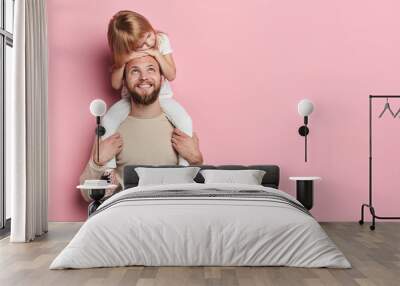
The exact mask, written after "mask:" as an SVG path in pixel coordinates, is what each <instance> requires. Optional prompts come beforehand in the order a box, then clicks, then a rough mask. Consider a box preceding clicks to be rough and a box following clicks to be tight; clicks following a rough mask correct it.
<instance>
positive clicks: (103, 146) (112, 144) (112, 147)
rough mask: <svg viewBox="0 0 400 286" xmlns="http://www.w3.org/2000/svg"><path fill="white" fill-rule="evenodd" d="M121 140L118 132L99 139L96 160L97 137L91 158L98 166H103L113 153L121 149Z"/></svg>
mask: <svg viewBox="0 0 400 286" xmlns="http://www.w3.org/2000/svg"><path fill="white" fill-rule="evenodd" d="M122 147H123V142H122V137H121V135H120V134H119V133H115V134H114V135H112V136H110V137H108V138H107V139H105V140H100V154H99V161H97V139H96V141H95V144H94V146H93V151H92V158H93V162H95V163H96V164H97V165H99V166H103V165H104V164H105V163H107V162H108V161H110V160H111V159H112V158H113V157H114V156H115V155H117V154H119V152H121V151H122Z"/></svg>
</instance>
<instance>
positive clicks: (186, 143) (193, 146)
mask: <svg viewBox="0 0 400 286" xmlns="http://www.w3.org/2000/svg"><path fill="white" fill-rule="evenodd" d="M171 142H172V147H174V149H175V150H176V152H178V153H179V155H181V156H182V157H183V158H185V159H186V160H187V161H188V162H189V164H190V165H201V164H203V155H202V154H201V152H200V148H199V138H198V137H197V135H196V133H193V137H190V136H189V135H187V134H185V133H184V132H182V131H181V130H179V129H178V128H175V129H174V132H173V133H172V138H171Z"/></svg>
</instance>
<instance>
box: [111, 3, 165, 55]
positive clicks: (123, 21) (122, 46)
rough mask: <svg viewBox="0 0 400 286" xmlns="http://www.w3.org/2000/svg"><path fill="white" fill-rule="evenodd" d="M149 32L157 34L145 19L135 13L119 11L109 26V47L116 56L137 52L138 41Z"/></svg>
mask: <svg viewBox="0 0 400 286" xmlns="http://www.w3.org/2000/svg"><path fill="white" fill-rule="evenodd" d="M148 32H153V33H155V34H156V33H157V32H156V31H155V30H154V29H153V27H152V26H151V24H150V22H149V21H148V20H147V19H146V18H145V17H143V16H142V15H140V14H139V13H136V12H133V11H127V10H125V11H119V12H118V13H116V14H115V15H114V16H113V17H112V19H111V20H110V23H109V24H108V32H107V38H108V45H109V46H110V49H111V51H112V52H113V54H114V56H116V57H118V56H122V55H123V54H126V53H129V52H131V51H134V50H136V49H137V48H138V47H139V46H138V44H139V42H138V40H140V39H142V38H143V36H144V35H145V34H146V33H148Z"/></svg>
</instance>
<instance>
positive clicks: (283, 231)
mask: <svg viewBox="0 0 400 286" xmlns="http://www.w3.org/2000/svg"><path fill="white" fill-rule="evenodd" d="M205 189H217V190H220V191H239V190H262V191H265V192H268V193H270V194H279V195H282V196H285V197H286V198H289V199H290V200H292V201H295V202H297V201H296V200H295V199H294V198H293V197H292V196H290V195H288V194H286V193H284V192H282V191H279V190H276V189H272V188H267V187H262V186H254V185H238V184H179V185H160V186H145V187H135V188H131V189H128V190H125V191H122V192H120V193H118V194H116V195H114V196H113V197H111V198H110V199H108V200H107V201H105V202H104V203H103V204H102V205H101V206H100V207H99V210H100V211H99V212H98V213H97V214H95V215H93V216H92V217H90V218H89V219H88V220H87V221H86V222H85V223H84V224H83V225H82V227H81V229H80V230H79V231H78V233H77V234H76V235H75V237H74V238H73V239H72V241H71V242H70V243H69V244H68V245H67V246H66V247H65V248H64V250H63V251H62V252H61V253H60V254H59V255H58V256H57V257H56V259H55V260H54V261H53V262H52V264H51V265H50V269H62V268H90V267H113V266H126V265H145V266H189V265H190V266H194V265H199V266H200V265H214V266H241V265H247V266H294V267H333V268H350V267H351V266H350V263H349V262H348V261H347V259H346V258H345V257H344V255H343V254H342V252H341V251H340V250H338V248H337V247H336V245H335V244H334V243H333V242H332V241H331V240H330V238H329V237H328V236H327V234H326V233H325V232H324V230H323V229H322V228H321V226H320V225H319V224H318V222H317V221H316V220H315V219H314V218H313V217H312V216H310V215H307V214H306V213H304V212H302V211H300V210H299V209H297V208H295V207H293V206H291V205H288V204H284V203H279V202H275V201H273V200H272V201H266V200H263V199H258V198H235V197H226V198H214V197H207V198H204V197H201V198H198V197H182V198H179V197H178V198H176V197H175V198H151V199H141V200H125V201H120V202H118V200H119V199H121V198H122V197H124V196H128V195H129V194H130V193H133V192H145V191H160V192H161V191H167V190H192V191H202V190H203V191H204V190H205ZM135 194H136V193H135ZM116 202H117V203H116ZM101 209H103V210H102V211H101Z"/></svg>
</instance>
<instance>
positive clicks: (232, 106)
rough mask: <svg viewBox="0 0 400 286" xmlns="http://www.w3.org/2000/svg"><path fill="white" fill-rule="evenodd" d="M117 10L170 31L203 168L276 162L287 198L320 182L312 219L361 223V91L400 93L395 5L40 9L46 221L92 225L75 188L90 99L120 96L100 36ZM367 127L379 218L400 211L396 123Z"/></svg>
mask: <svg viewBox="0 0 400 286" xmlns="http://www.w3.org/2000/svg"><path fill="white" fill-rule="evenodd" d="M122 9H129V10H134V11H137V12H139V13H141V14H143V15H145V16H146V17H147V18H148V19H149V20H150V21H151V22H152V24H153V25H154V27H155V28H157V29H159V30H162V31H164V32H166V33H168V35H169V37H170V40H171V43H172V47H173V49H174V58H175V62H176V66H177V78H176V80H175V81H174V82H173V83H172V86H173V89H174V93H175V98H176V99H177V100H179V102H180V103H181V104H182V105H183V106H184V107H185V108H186V109H187V111H188V112H189V113H190V114H191V116H192V118H193V121H194V129H195V131H196V132H197V133H198V136H199V137H200V146H201V149H202V152H203V155H204V157H205V163H207V164H277V165H279V166H280V167H281V189H282V190H285V191H288V192H289V193H291V194H294V188H295V186H294V183H293V182H291V181H289V179H288V177H289V176H305V175H315V176H321V177H322V178H323V180H322V181H318V182H317V183H316V184H315V194H314V195H315V201H314V208H313V210H312V213H313V214H314V215H315V217H316V218H317V219H318V220H319V221H355V220H358V219H359V211H360V210H359V208H360V204H361V203H362V202H364V201H367V198H368V95H369V94H372V93H373V94H387V93H392V94H393V93H396V92H397V94H399V93H400V80H399V71H400V56H399V51H400V37H399V36H398V33H399V32H398V27H399V26H400V18H399V17H398V15H397V11H399V9H400V3H399V2H398V1H395V0H392V1H388V0H384V1H379V2H377V1H372V0H367V1H366V0H362V1H361V0H355V1H344V0H341V1H330V2H326V1H317V0H310V1H288V0H284V1H265V0H263V1H261V0H250V1H211V0H205V1H178V0H174V1H153V0H148V1H128V0H125V1H122V0H121V1H105V0H103V1H98V0H86V1H70V0H57V1H55V0H51V1H48V2H47V10H48V38H49V54H50V58H49V144H50V148H49V149H50V155H49V160H50V162H49V164H50V174H49V180H50V187H49V219H50V220H51V221H80V220H85V218H86V210H87V208H86V207H87V205H86V203H84V201H83V200H82V199H81V196H80V194H79V193H78V192H77V191H76V189H75V187H76V185H77V183H78V178H79V175H80V173H81V171H82V170H83V168H84V166H85V164H86V162H87V159H88V157H89V151H90V148H91V143H92V142H93V138H94V126H95V120H94V118H93V117H92V116H91V115H90V113H89V103H90V102H91V101H92V100H93V99H95V98H102V99H104V100H105V101H106V102H107V103H108V104H111V103H112V102H114V101H116V100H117V99H118V93H117V92H114V91H113V90H112V88H111V86H110V80H109V66H110V65H111V57H110V53H109V51H108V47H107V41H106V30H107V24H108V21H109V19H110V18H111V16H112V15H113V14H114V13H115V12H117V11H119V10H122ZM303 98H308V99H310V100H312V101H313V102H314V105H315V110H314V113H313V114H312V115H311V117H310V125H309V126H310V129H311V133H310V137H309V162H308V163H304V141H303V138H302V137H300V136H299V135H298V134H297V128H298V127H299V126H300V125H301V123H302V118H300V116H299V115H298V114H297V103H298V101H299V100H301V99H303ZM383 104H384V102H382V103H379V102H378V103H377V108H376V110H375V114H376V117H377V115H378V114H379V112H380V110H381V108H383ZM392 105H393V106H394V107H396V110H397V108H400V101H398V102H397V103H396V102H395V101H392ZM375 121H376V123H375V124H376V125H375V126H374V128H375V130H376V132H375V134H374V138H375V139H374V142H375V145H374V148H375V149H374V150H376V151H375V156H376V166H375V170H374V171H375V175H374V180H375V181H374V185H375V186H376V192H375V203H376V207H377V210H378V212H379V214H381V215H398V213H396V211H397V212H398V203H399V202H400V188H399V187H398V186H399V182H400V181H399V178H400V176H399V173H400V164H399V162H400V161H399V157H400V156H399V155H400V153H399V151H398V147H397V146H398V140H400V135H399V134H400V133H399V132H398V130H399V125H400V118H399V119H390V118H389V117H387V118H384V119H381V120H379V121H378V120H375Z"/></svg>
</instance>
